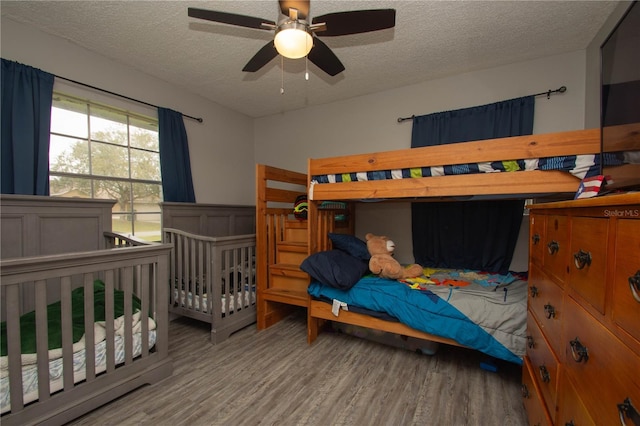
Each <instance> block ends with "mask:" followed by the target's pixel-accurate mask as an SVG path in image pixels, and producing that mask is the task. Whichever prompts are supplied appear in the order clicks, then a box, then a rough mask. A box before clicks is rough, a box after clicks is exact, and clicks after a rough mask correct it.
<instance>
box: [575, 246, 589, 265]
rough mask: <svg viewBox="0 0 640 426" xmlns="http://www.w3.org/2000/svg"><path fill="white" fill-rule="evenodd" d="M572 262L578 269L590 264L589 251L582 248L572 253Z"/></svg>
mask: <svg viewBox="0 0 640 426" xmlns="http://www.w3.org/2000/svg"><path fill="white" fill-rule="evenodd" d="M573 263H574V264H575V265H576V268H578V269H584V267H585V266H591V253H589V252H588V251H584V250H582V249H580V250H578V252H577V253H574V254H573Z"/></svg>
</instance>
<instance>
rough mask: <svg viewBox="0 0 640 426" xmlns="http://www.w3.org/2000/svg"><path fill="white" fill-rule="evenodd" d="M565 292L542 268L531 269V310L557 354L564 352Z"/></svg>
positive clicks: (532, 266) (534, 267)
mask: <svg viewBox="0 0 640 426" xmlns="http://www.w3.org/2000/svg"><path fill="white" fill-rule="evenodd" d="M563 295H564V292H563V291H562V289H561V288H560V287H558V286H557V285H556V284H555V283H554V282H553V281H552V280H551V278H550V277H549V276H547V275H546V274H545V273H544V272H543V271H542V270H541V269H540V268H538V267H537V266H535V265H531V270H530V271H529V296H528V298H529V302H528V303H529V310H530V311H531V312H532V313H533V315H534V316H535V317H536V319H537V321H538V325H539V326H540V328H541V329H542V331H543V333H544V334H545V336H546V338H547V340H548V341H549V343H550V344H551V347H552V348H553V351H554V352H555V353H557V354H561V353H563V348H564V343H563V342H562V319H563V315H564V312H563V306H562V299H563Z"/></svg>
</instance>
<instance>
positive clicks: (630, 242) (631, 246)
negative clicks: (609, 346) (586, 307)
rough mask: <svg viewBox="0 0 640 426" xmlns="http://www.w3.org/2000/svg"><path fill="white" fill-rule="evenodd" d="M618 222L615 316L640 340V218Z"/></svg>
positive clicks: (614, 317)
mask: <svg viewBox="0 0 640 426" xmlns="http://www.w3.org/2000/svg"><path fill="white" fill-rule="evenodd" d="M617 225H618V226H617V239H616V260H615V266H614V271H615V278H614V284H613V285H614V287H613V300H612V317H613V320H614V322H615V323H616V324H617V325H619V326H620V327H621V328H622V329H624V330H625V331H626V332H627V333H629V334H630V335H631V336H633V337H634V338H635V339H636V340H638V341H640V220H633V219H622V220H618V224H617ZM634 293H635V294H634Z"/></svg>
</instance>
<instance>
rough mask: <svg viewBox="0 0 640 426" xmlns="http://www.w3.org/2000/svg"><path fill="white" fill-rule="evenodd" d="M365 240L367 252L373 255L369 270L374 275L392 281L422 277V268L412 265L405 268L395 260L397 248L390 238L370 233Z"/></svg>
mask: <svg viewBox="0 0 640 426" xmlns="http://www.w3.org/2000/svg"><path fill="white" fill-rule="evenodd" d="M365 239H366V241H367V250H368V251H369V254H371V259H370V260H369V270H370V271H371V272H373V273H374V274H376V275H379V276H380V277H382V278H390V279H392V280H401V279H405V278H414V277H419V276H420V275H422V273H423V268H422V266H420V265H417V264H412V265H409V266H407V267H404V266H402V265H401V264H400V263H399V262H398V261H397V260H395V259H394V258H393V250H394V249H395V248H396V246H395V244H394V242H393V241H391V240H390V239H389V238H387V237H385V236H381V235H374V234H372V233H368V234H367V235H365Z"/></svg>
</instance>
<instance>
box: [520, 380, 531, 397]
mask: <svg viewBox="0 0 640 426" xmlns="http://www.w3.org/2000/svg"><path fill="white" fill-rule="evenodd" d="M521 391H522V397H523V398H524V399H527V398H529V397H530V396H531V394H530V393H529V388H528V387H527V385H526V384H525V383H523V384H522V388H521Z"/></svg>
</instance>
